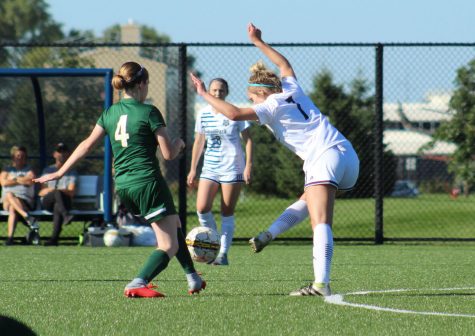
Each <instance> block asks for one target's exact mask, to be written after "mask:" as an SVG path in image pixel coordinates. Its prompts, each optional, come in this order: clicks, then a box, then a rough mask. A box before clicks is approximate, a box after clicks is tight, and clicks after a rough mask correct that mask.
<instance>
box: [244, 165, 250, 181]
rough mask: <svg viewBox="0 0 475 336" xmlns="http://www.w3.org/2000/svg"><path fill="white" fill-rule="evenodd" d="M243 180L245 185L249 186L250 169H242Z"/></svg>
mask: <svg viewBox="0 0 475 336" xmlns="http://www.w3.org/2000/svg"><path fill="white" fill-rule="evenodd" d="M243 178H244V182H245V183H246V184H251V169H250V168H248V167H246V168H244V172H243Z"/></svg>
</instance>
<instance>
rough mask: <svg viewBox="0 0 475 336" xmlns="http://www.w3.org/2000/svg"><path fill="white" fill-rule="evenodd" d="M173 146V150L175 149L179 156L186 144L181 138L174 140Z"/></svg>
mask: <svg viewBox="0 0 475 336" xmlns="http://www.w3.org/2000/svg"><path fill="white" fill-rule="evenodd" d="M173 145H174V146H175V148H177V150H178V154H181V153H182V152H183V151H184V150H185V148H186V144H185V142H184V141H183V140H182V139H181V138H177V139H175V141H174V143H173ZM178 154H177V155H178Z"/></svg>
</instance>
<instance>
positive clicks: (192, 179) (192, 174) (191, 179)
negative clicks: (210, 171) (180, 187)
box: [186, 171, 196, 187]
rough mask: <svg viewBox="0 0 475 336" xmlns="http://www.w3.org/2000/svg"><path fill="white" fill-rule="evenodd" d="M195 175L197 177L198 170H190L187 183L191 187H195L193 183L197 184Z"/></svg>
mask: <svg viewBox="0 0 475 336" xmlns="http://www.w3.org/2000/svg"><path fill="white" fill-rule="evenodd" d="M195 177H196V172H195V171H190V173H189V174H188V176H187V178H186V183H188V185H189V186H190V187H193V185H194V184H195Z"/></svg>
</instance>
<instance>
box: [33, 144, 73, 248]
mask: <svg viewBox="0 0 475 336" xmlns="http://www.w3.org/2000/svg"><path fill="white" fill-rule="evenodd" d="M70 154H71V152H70V150H69V148H68V147H67V146H66V145H65V144H64V143H62V142H60V143H58V144H57V145H56V148H55V150H54V152H53V157H54V160H55V162H54V164H53V165H51V166H48V167H46V168H45V169H44V170H43V175H45V174H50V173H54V172H55V171H57V170H58V169H59V168H61V167H62V166H63V164H64V163H65V162H66V160H67V159H68V157H69V155H70ZM77 176H78V175H77V172H76V171H74V170H72V171H70V172H68V173H66V174H65V175H64V176H63V177H62V178H60V179H59V180H55V181H49V182H47V183H44V184H43V185H42V186H41V190H40V192H39V195H40V197H41V205H42V206H43V209H46V210H48V211H51V212H52V213H53V233H52V235H51V239H50V240H48V241H46V242H45V244H44V245H45V246H57V245H58V239H59V235H60V233H61V229H62V226H63V225H66V224H69V223H70V222H71V220H72V219H73V216H71V215H69V214H68V211H69V210H71V205H72V199H73V196H74V192H75V189H76V180H77Z"/></svg>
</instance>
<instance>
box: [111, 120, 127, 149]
mask: <svg viewBox="0 0 475 336" xmlns="http://www.w3.org/2000/svg"><path fill="white" fill-rule="evenodd" d="M114 139H115V140H116V141H120V144H121V146H122V147H127V140H128V139H129V133H127V115H121V116H120V119H119V121H118V122H117V127H116V129H115V135H114Z"/></svg>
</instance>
